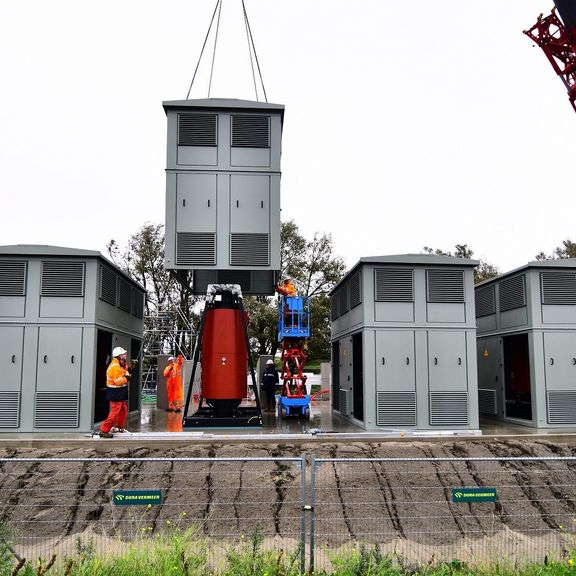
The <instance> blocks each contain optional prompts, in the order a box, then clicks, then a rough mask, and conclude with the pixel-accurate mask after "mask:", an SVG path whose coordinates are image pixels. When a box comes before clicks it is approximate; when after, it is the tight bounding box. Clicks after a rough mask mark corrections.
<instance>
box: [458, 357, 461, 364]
mask: <svg viewBox="0 0 576 576" xmlns="http://www.w3.org/2000/svg"><path fill="white" fill-rule="evenodd" d="M458 366H462V358H460V357H458Z"/></svg>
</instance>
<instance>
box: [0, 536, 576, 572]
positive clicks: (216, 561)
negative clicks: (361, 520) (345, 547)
mask: <svg viewBox="0 0 576 576" xmlns="http://www.w3.org/2000/svg"><path fill="white" fill-rule="evenodd" d="M211 545H212V552H214V555H213V556H212V555H211V554H210V550H209V549H208V547H207V546H206V543H205V542H203V541H202V539H201V538H199V535H198V531H193V530H191V529H188V530H185V531H180V530H179V529H175V530H174V531H173V532H172V533H171V534H169V535H164V536H151V537H144V536H143V537H142V538H141V539H140V540H139V541H137V542H134V543H132V544H128V543H127V544H126V545H125V551H124V553H122V554H121V555H119V556H113V557H112V556H110V557H101V556H99V555H98V554H97V552H96V548H95V546H94V544H93V541H92V540H91V539H89V540H88V541H87V542H86V541H82V540H81V539H80V537H78V538H77V539H76V550H75V553H74V554H73V555H71V556H70V557H64V558H56V557H55V555H54V556H53V557H52V558H47V559H40V560H38V559H36V560H35V561H34V562H26V563H25V564H23V565H22V566H20V568H18V567H17V563H16V561H15V560H14V559H13V558H11V557H8V556H6V555H0V576H8V575H11V576H16V575H21V576H44V575H51V576H161V575H170V576H171V575H173V576H298V575H299V574H300V550H298V549H295V550H293V551H292V552H291V553H286V552H285V551H282V550H276V549H273V550H268V549H266V548H265V546H264V540H263V538H262V535H261V533H260V532H259V531H258V530H256V532H255V533H254V534H253V535H252V536H251V537H250V538H249V539H247V540H242V541H241V543H240V544H238V545H236V546H231V547H227V546H225V545H223V544H221V543H218V544H215V543H214V542H212V544H211ZM328 558H329V560H330V561H331V563H332V569H331V570H330V571H329V572H326V571H324V570H319V571H316V572H314V573H311V574H310V575H309V576H326V575H328V574H331V575H333V576H473V575H474V576H568V575H574V574H576V555H574V554H572V555H571V556H570V557H567V558H565V559H564V560H563V561H558V562H547V563H545V564H528V565H526V566H523V567H519V566H513V565H509V564H500V565H499V564H496V563H494V564H490V565H485V566H475V567H472V566H469V565H467V564H466V563H464V562H460V561H453V562H432V561H430V562H429V563H428V564H425V565H417V564H413V563H409V562H406V561H404V560H403V559H402V558H400V557H397V556H394V555H383V554H381V553H380V550H379V548H378V546H360V547H359V548H357V549H355V550H353V551H349V552H346V553H342V554H339V555H331V556H328Z"/></svg>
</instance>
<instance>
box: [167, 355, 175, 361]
mask: <svg viewBox="0 0 576 576" xmlns="http://www.w3.org/2000/svg"><path fill="white" fill-rule="evenodd" d="M174 360H176V358H174V356H169V357H168V362H174Z"/></svg>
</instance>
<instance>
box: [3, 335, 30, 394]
mask: <svg viewBox="0 0 576 576" xmlns="http://www.w3.org/2000/svg"><path fill="white" fill-rule="evenodd" d="M23 345H24V328H23V327H21V326H0V383H1V385H0V390H2V391H16V390H18V391H20V388H21V386H22V354H23Z"/></svg>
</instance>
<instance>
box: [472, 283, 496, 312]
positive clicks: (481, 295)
mask: <svg viewBox="0 0 576 576" xmlns="http://www.w3.org/2000/svg"><path fill="white" fill-rule="evenodd" d="M475 306H476V318H481V317H482V316H489V315H490V314H496V291H495V289H494V286H486V287H485V288H478V290H476V293H475Z"/></svg>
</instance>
